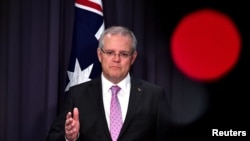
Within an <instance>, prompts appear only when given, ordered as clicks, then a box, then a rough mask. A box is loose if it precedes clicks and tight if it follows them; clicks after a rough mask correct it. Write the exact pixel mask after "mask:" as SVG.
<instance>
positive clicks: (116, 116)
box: [110, 86, 122, 141]
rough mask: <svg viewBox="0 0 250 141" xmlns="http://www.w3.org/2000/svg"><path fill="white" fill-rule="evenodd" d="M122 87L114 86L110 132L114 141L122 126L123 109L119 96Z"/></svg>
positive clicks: (112, 89)
mask: <svg viewBox="0 0 250 141" xmlns="http://www.w3.org/2000/svg"><path fill="white" fill-rule="evenodd" d="M120 89H121V88H120V87H119V86H112V87H111V91H112V98H111V104H110V133H111V137H112V140H113V141H116V140H117V138H118V135H119V133H120V130H121V127H122V111H121V106H120V103H119V100H118V97H117V93H118V92H119V90H120Z"/></svg>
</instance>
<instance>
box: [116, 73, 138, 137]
mask: <svg viewBox="0 0 250 141" xmlns="http://www.w3.org/2000/svg"><path fill="white" fill-rule="evenodd" d="M141 96H142V86H141V82H140V81H139V80H137V79H133V78H131V90H130V97H129V104H128V111H127V115H126V118H125V121H124V124H123V127H122V129H121V132H120V136H121V135H122V134H123V133H124V132H125V130H126V128H127V127H128V125H129V124H130V122H131V120H132V119H133V117H134V115H135V113H136V112H137V110H138V107H139V105H140V101H141Z"/></svg>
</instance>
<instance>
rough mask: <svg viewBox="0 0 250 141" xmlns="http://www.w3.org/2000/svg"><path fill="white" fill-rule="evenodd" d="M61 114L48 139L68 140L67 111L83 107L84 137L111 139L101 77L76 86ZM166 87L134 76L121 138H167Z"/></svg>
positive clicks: (149, 140)
mask: <svg viewBox="0 0 250 141" xmlns="http://www.w3.org/2000/svg"><path fill="white" fill-rule="evenodd" d="M65 100H66V101H65V103H64V104H63V107H62V110H61V112H60V115H59V116H58V118H57V119H56V120H55V122H54V123H53V124H52V127H51V129H50V131H49V134H48V136H47V141H65V138H64V137H65V132H64V125H65V119H66V114H67V112H68V111H72V109H73V108H74V107H77V108H78V109H79V120H80V136H79V138H78V140H80V141H111V135H110V132H109V128H108V125H107V122H106V117H105V112H104V107H103V99H102V86H101V78H97V79H94V80H91V81H89V82H86V83H83V84H80V85H77V86H74V87H72V88H71V89H70V91H69V94H67V97H66V99H65ZM166 102H167V100H166V95H165V93H164V90H163V88H161V87H159V86H156V85H154V84H151V83H148V82H146V81H143V80H139V79H135V78H131V92H130V98H129V105H128V111H127V115H126V119H125V121H124V124H123V127H122V129H121V132H120V135H119V137H118V141H158V140H166V135H167V131H166V129H167V126H168V125H167V116H168V115H167V114H168V113H167V112H168V107H167V106H168V105H167V103H166Z"/></svg>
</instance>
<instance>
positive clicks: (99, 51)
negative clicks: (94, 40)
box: [97, 47, 102, 62]
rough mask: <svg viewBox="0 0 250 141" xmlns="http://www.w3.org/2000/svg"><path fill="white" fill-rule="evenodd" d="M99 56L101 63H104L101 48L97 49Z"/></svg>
mask: <svg viewBox="0 0 250 141" xmlns="http://www.w3.org/2000/svg"><path fill="white" fill-rule="evenodd" d="M97 56H98V60H99V62H102V57H101V56H102V53H101V50H100V48H99V47H98V48H97Z"/></svg>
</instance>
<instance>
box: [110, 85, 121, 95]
mask: <svg viewBox="0 0 250 141" xmlns="http://www.w3.org/2000/svg"><path fill="white" fill-rule="evenodd" d="M120 89H121V88H120V87H119V86H117V85H115V86H112V87H111V91H112V94H117V93H118V92H119V90H120Z"/></svg>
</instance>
